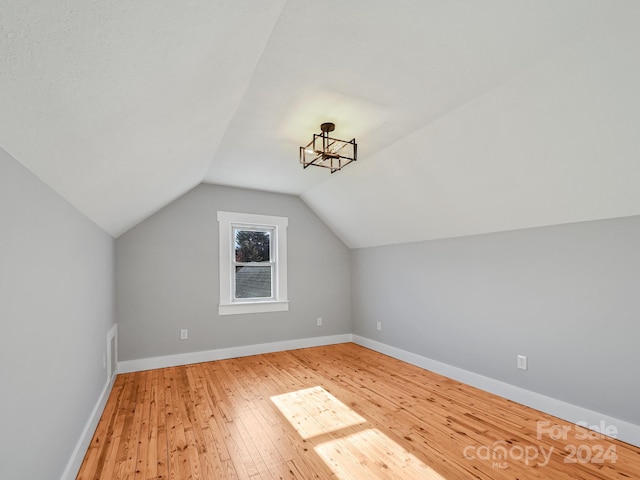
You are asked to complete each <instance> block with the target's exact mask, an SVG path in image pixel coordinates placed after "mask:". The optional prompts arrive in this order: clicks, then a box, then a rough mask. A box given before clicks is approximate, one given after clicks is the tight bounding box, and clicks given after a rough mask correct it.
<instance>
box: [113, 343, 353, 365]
mask: <svg viewBox="0 0 640 480" xmlns="http://www.w3.org/2000/svg"><path fill="white" fill-rule="evenodd" d="M351 340H352V335H351V334H350V333H345V334H341V335H330V336H325V337H312V338H301V339H298V340H284V341H281V342H273V343H259V344H257V345H243V346H240V347H231V348H220V349H217V350H206V351H202V352H190V353H179V354H177V355H166V356H162V357H151V358H141V359H138V360H126V361H122V362H118V373H130V372H140V371H142V370H152V369H154V368H165V367H176V366H179V365H189V364H191V363H201V362H212V361H214V360H224V359H227V358H238V357H247V356H249V355H259V354H261V353H271V352H281V351H284V350H295V349H297V348H308V347H319V346H322V345H333V344H336V343H347V342H351Z"/></svg>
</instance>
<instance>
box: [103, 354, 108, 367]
mask: <svg viewBox="0 0 640 480" xmlns="http://www.w3.org/2000/svg"><path fill="white" fill-rule="evenodd" d="M102 368H107V354H106V353H105V354H103V355H102Z"/></svg>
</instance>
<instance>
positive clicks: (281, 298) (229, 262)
mask: <svg viewBox="0 0 640 480" xmlns="http://www.w3.org/2000/svg"><path fill="white" fill-rule="evenodd" d="M288 225H289V219H288V218H287V217H275V216H271V215H257V214H252V213H238V212H223V211H219V212H218V230H219V238H220V243H219V249H220V303H219V304H218V314H219V315H236V314H244V313H264V312H283V311H287V310H289V300H288V296H287V226H288ZM234 228H242V229H247V230H251V229H253V230H263V229H264V230H270V231H272V232H273V233H272V236H271V240H270V243H271V251H272V258H271V262H272V264H273V272H272V273H273V274H272V278H273V281H272V284H271V289H272V293H273V295H272V297H271V298H235V238H234V236H233V231H234Z"/></svg>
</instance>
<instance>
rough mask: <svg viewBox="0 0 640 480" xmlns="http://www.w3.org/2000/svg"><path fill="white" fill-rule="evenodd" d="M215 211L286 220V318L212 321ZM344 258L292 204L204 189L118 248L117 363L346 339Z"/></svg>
mask: <svg viewBox="0 0 640 480" xmlns="http://www.w3.org/2000/svg"><path fill="white" fill-rule="evenodd" d="M218 210H223V211H233V212H243V213H255V214H262V215H276V216H284V217H288V218H289V226H288V229H287V233H288V236H287V242H288V257H287V258H288V289H289V300H290V302H291V303H290V305H289V311H288V312H277V313H259V314H248V315H225V316H218V303H219V295H220V294H219V278H218V275H219V273H218V255H219V253H218V222H217V219H216V214H217V211H218ZM349 257H350V252H349V249H348V248H347V247H346V246H345V245H344V244H343V243H342V242H341V241H340V240H339V239H338V238H337V237H336V236H335V235H334V234H333V233H332V232H331V230H329V229H328V228H327V227H326V225H325V224H324V223H323V222H321V221H320V220H319V219H318V217H317V216H316V215H315V214H314V213H313V212H311V210H310V209H309V208H308V207H307V206H306V205H305V204H304V203H303V202H302V201H301V200H300V199H299V198H298V197H294V196H290V195H282V194H275V193H267V192H260V191H255V190H244V189H237V188H230V187H222V186H214V185H200V186H198V187H196V188H195V189H193V190H191V191H190V192H188V193H187V194H185V195H184V196H182V197H181V198H179V199H177V200H176V201H175V202H173V203H171V204H170V205H168V206H167V207H165V208H164V209H162V210H160V211H159V212H157V213H156V214H155V215H153V216H151V217H150V218H148V219H147V220H145V221H144V222H142V223H140V224H139V225H137V226H136V227H134V228H133V229H131V230H129V231H128V232H127V233H125V234H124V235H122V236H120V237H119V238H118V239H117V240H116V312H117V318H118V322H119V335H120V338H119V340H120V350H119V359H120V360H133V359H139V358H147V357H155V356H162V355H170V354H178V353H187V352H197V351H204V350H212V349H218V348H227V347H234V346H242V345H253V344H259V343H268V342H275V341H282V340H293V339H300V338H308V337H317V336H324V335H334V334H343V333H351V291H350V261H349ZM317 317H322V318H323V320H324V325H323V326H322V327H317V326H316V318H317ZM182 328H186V329H188V330H189V339H188V340H180V335H179V333H180V329H182Z"/></svg>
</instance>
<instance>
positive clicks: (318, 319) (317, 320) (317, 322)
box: [316, 317, 322, 327]
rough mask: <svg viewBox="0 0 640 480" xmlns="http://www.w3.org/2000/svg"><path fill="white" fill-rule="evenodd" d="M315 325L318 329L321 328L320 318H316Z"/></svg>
mask: <svg viewBox="0 0 640 480" xmlns="http://www.w3.org/2000/svg"><path fill="white" fill-rule="evenodd" d="M316 325H318V326H319V327H321V326H322V317H318V318H316Z"/></svg>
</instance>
